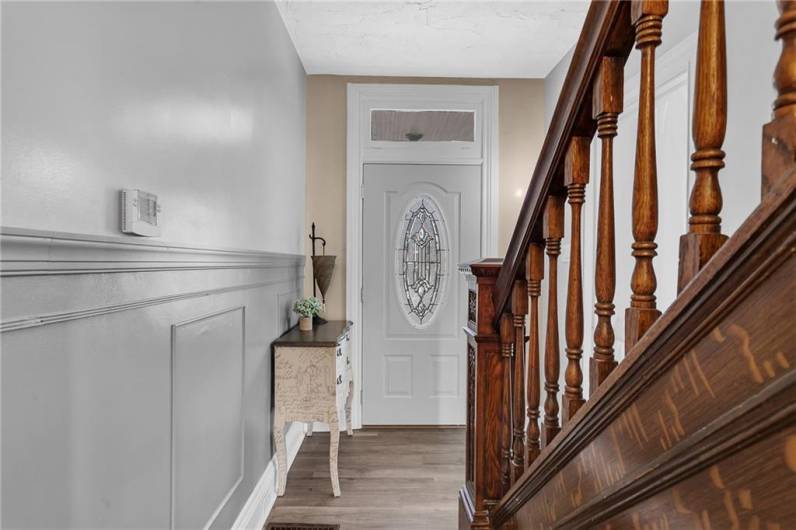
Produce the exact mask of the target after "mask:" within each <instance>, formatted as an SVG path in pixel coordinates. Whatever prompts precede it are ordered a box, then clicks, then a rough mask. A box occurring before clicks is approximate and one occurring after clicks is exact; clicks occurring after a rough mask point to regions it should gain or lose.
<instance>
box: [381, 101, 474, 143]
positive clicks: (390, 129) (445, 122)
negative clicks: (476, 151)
mask: <svg viewBox="0 0 796 530" xmlns="http://www.w3.org/2000/svg"><path fill="white" fill-rule="evenodd" d="M370 139H371V140H372V141H374V142H470V143H472V142H474V141H475V111H472V110H424V109H417V110H415V109H409V110H398V109H372V110H371V111H370Z"/></svg>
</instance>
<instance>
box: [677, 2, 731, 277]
mask: <svg viewBox="0 0 796 530" xmlns="http://www.w3.org/2000/svg"><path fill="white" fill-rule="evenodd" d="M694 92H695V97H694V117H693V128H692V134H693V137H694V146H695V147H696V151H694V154H693V155H691V161H692V164H691V169H693V170H694V172H695V173H696V180H695V181H694V189H693V190H692V191H691V201H690V209H691V217H690V218H689V220H688V225H689V226H688V233H687V234H685V235H683V236H682V237H681V238H680V268H679V271H678V272H679V274H678V278H677V290H678V292H679V291H682V290H683V288H684V287H685V286H686V285H687V284H688V282H690V281H691V279H692V278H693V277H694V276H695V275H696V273H697V272H699V270H700V269H701V268H702V267H704V266H705V263H707V261H708V260H709V259H710V258H711V257H712V256H713V254H715V253H716V251H717V250H718V249H719V247H721V245H723V244H724V242H725V241H726V240H727V236H725V235H724V234H722V233H721V217H719V213H721V186H720V185H719V170H720V169H721V168H723V167H724V151H722V150H721V146H722V144H723V143H724V133H725V131H726V129H727V51H726V44H725V36H724V1H723V0H703V1H702V6H701V8H700V13H699V45H698V49H697V63H696V87H695V89H694Z"/></svg>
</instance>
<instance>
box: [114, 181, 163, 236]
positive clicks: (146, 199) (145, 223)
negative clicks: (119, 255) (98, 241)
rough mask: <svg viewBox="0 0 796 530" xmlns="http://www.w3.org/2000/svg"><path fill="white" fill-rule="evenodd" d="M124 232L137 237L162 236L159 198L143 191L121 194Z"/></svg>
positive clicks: (126, 190)
mask: <svg viewBox="0 0 796 530" xmlns="http://www.w3.org/2000/svg"><path fill="white" fill-rule="evenodd" d="M121 203H122V215H121V217H122V232H124V233H125V234H135V235H137V236H150V237H152V236H159V235H160V223H159V220H160V204H158V196H157V195H155V194H153V193H147V192H146V191H141V190H132V189H124V190H122V192H121Z"/></svg>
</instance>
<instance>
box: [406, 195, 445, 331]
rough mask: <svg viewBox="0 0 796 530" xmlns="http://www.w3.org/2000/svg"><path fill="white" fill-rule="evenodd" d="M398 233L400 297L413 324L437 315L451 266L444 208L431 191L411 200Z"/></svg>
mask: <svg viewBox="0 0 796 530" xmlns="http://www.w3.org/2000/svg"><path fill="white" fill-rule="evenodd" d="M401 217H402V222H401V224H400V225H399V229H398V233H397V234H396V250H395V270H396V271H397V276H396V279H397V282H396V287H397V289H398V293H397V294H398V300H400V301H401V303H402V304H403V307H404V315H405V316H406V318H407V319H408V320H409V323H410V324H412V326H414V327H416V328H418V329H422V328H424V327H426V326H428V325H429V324H430V323H431V321H432V320H433V319H434V316H435V314H436V310H437V308H438V307H439V306H440V303H441V302H442V300H440V297H442V296H444V294H445V282H446V281H447V275H448V269H449V264H448V260H449V255H448V254H449V253H448V237H447V227H446V225H445V219H444V217H443V214H442V210H440V208H439V207H438V206H437V204H436V203H435V202H434V199H433V198H431V196H430V195H420V196H417V197H415V198H413V199H412V200H410V201H409V204H408V205H407V207H406V209H405V210H404V213H403V215H402V216H401Z"/></svg>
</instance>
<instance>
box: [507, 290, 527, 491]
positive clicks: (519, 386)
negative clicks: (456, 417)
mask: <svg viewBox="0 0 796 530" xmlns="http://www.w3.org/2000/svg"><path fill="white" fill-rule="evenodd" d="M527 295H528V287H527V286H526V284H525V279H521V280H515V281H514V288H513V289H512V292H511V314H512V323H513V324H514V356H513V357H512V360H513V362H514V394H513V399H514V401H513V403H512V405H513V410H514V414H513V419H514V423H513V431H512V434H513V437H512V440H513V442H512V457H513V458H512V460H511V464H512V473H511V482H512V484H513V483H514V482H516V480H517V479H518V478H520V475H522V472H523V471H525V440H524V435H525V413H524V411H525V363H524V358H525V356H524V355H523V352H524V351H525V315H526V314H528V296H527Z"/></svg>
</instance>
